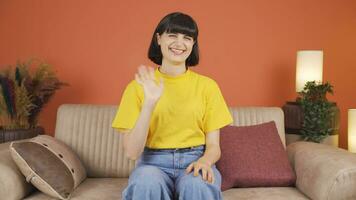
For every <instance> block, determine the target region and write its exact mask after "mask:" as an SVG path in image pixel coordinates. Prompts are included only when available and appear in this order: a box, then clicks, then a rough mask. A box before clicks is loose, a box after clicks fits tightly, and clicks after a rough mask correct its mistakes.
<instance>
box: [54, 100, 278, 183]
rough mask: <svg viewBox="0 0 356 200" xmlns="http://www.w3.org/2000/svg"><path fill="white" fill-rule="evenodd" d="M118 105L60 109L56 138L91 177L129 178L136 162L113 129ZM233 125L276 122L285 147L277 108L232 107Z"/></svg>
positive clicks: (64, 105) (72, 106) (71, 106)
mask: <svg viewBox="0 0 356 200" xmlns="http://www.w3.org/2000/svg"><path fill="white" fill-rule="evenodd" d="M117 109H118V106H113V105H87V104H63V105H61V106H60V107H59V108H58V111H57V121H56V129H55V137H56V138H57V139H59V140H61V141H63V142H65V143H66V144H67V145H69V146H70V147H71V148H72V149H73V150H74V152H76V153H77V155H78V156H79V158H80V159H81V161H82V162H83V164H84V166H85V168H86V170H87V174H88V177H97V178H99V177H101V178H103V177H113V178H114V177H118V178H120V177H121V178H127V177H128V176H129V174H130V173H131V171H132V170H133V169H134V167H135V164H136V162H135V161H132V160H129V159H128V158H126V157H125V156H124V151H123V143H122V141H123V140H122V139H121V138H122V137H123V136H122V134H119V133H117V132H116V130H114V129H113V128H111V122H112V120H113V119H114V116H115V113H116V111H117ZM229 109H230V112H231V115H232V116H233V118H234V122H233V124H231V125H236V126H247V125H254V124H259V123H263V122H268V121H271V120H274V121H275V122H276V125H277V129H278V131H279V135H280V137H281V141H282V143H283V144H284V146H285V135H284V117H283V112H282V110H281V109H280V108H277V107H233V108H231V107H230V108H229Z"/></svg>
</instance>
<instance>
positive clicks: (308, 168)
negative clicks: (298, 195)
mask: <svg viewBox="0 0 356 200" xmlns="http://www.w3.org/2000/svg"><path fill="white" fill-rule="evenodd" d="M287 152H288V157H289V159H290V161H291V164H292V166H293V168H294V170H295V173H296V176H297V182H296V187H297V188H298V189H299V190H300V191H301V192H303V193H304V194H306V195H307V196H308V197H310V198H311V199H313V200H325V199H328V200H333V199H337V200H341V199H355V198H356V190H355V188H356V154H353V153H350V152H348V151H346V150H344V149H340V148H336V147H333V146H329V145H325V144H318V143H313V142H304V141H301V142H296V143H292V144H290V145H288V146H287Z"/></svg>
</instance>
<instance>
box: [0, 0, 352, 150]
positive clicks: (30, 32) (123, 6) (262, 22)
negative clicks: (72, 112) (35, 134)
mask: <svg viewBox="0 0 356 200" xmlns="http://www.w3.org/2000/svg"><path fill="white" fill-rule="evenodd" d="M173 11H182V12H186V13H188V14H190V15H191V16H192V17H193V18H194V19H196V21H197V23H198V25H199V28H200V36H199V42H200V48H201V63H200V64H199V66H197V67H196V68H194V69H193V70H194V71H197V72H198V73H201V74H205V75H207V76H210V77H212V78H213V79H215V80H216V81H217V82H218V83H219V85H220V87H221V90H222V92H223V94H224V96H225V98H226V101H227V103H228V104H229V106H251V105H254V106H282V105H283V104H284V103H285V102H286V101H290V100H294V98H295V97H296V93H295V89H294V88H295V86H294V84H295V61H296V52H297V50H300V49H323V50H324V80H327V81H330V82H331V84H332V85H334V90H335V95H334V96H331V97H330V99H331V100H333V101H336V102H337V104H338V105H339V107H340V109H341V133H340V146H341V147H342V148H347V128H346V127H347V109H348V108H356V100H355V99H356V81H355V80H354V79H355V78H354V77H355V71H356V70H355V69H356V68H355V63H356V49H355V48H356V37H355V36H356V1H353V0H314V1H310V0H298V1H285V0H271V1H263V0H250V1H243V0H231V1H207V0H195V1H191V0H190V1H188V0H180V1H158V0H150V1H134V0H132V1H118V0H111V1H110V0H106V1H99V0H96V1H95V0H92V1H87V0H86V1H84V0H75V1H70V0H63V1H62V0H53V1H47V0H27V1H23V0H1V1H0V44H1V48H0V66H1V67H4V66H6V65H8V64H15V63H16V60H17V59H22V60H25V59H28V58H30V57H33V56H34V57H38V58H42V59H44V60H45V61H47V62H48V63H50V64H52V65H53V66H54V67H55V69H56V70H57V73H58V75H59V77H60V78H61V79H62V80H63V81H66V82H68V83H69V84H70V85H71V86H69V87H66V88H63V89H62V90H60V91H59V92H58V93H56V95H55V97H54V98H53V99H52V101H51V102H50V103H49V104H48V105H47V107H46V108H45V109H44V112H43V113H42V115H41V119H40V123H41V124H42V125H43V126H44V127H45V128H46V131H47V132H48V134H53V132H54V126H55V118H56V109H57V108H58V106H59V105H60V104H63V103H90V104H115V105H116V104H118V103H119V101H120V98H121V94H122V92H123V89H124V87H125V86H126V84H127V83H128V82H129V81H130V80H131V79H133V78H134V73H135V71H136V69H137V66H138V65H139V64H147V65H152V63H151V62H150V61H149V60H148V59H147V58H146V55H147V48H148V45H149V42H150V40H151V37H152V32H153V30H154V28H155V27H156V25H157V23H158V22H159V20H160V19H161V18H162V17H163V16H164V15H166V14H168V13H169V12H173Z"/></svg>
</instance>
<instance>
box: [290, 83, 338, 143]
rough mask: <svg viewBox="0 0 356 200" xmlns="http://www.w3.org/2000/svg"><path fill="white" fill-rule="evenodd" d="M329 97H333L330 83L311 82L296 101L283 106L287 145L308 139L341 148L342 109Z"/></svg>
mask: <svg viewBox="0 0 356 200" xmlns="http://www.w3.org/2000/svg"><path fill="white" fill-rule="evenodd" d="M327 94H333V86H332V85H331V84H330V83H328V82H327V83H324V84H317V83H316V82H315V81H309V82H307V83H306V84H305V86H304V88H303V90H302V91H301V92H299V97H298V98H297V100H296V102H295V103H294V104H290V105H288V106H284V107H283V110H284V113H285V118H286V120H285V123H286V124H285V126H286V133H287V134H286V143H287V144H290V143H292V142H295V141H298V140H305V141H312V142H317V143H324V144H330V145H333V146H336V147H337V146H338V132H339V123H340V122H339V115H340V110H339V108H338V107H337V105H336V103H335V102H330V101H328V99H327V97H326V95H327ZM287 119H288V120H287Z"/></svg>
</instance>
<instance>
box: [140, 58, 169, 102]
mask: <svg viewBox="0 0 356 200" xmlns="http://www.w3.org/2000/svg"><path fill="white" fill-rule="evenodd" d="M135 79H136V81H137V82H138V83H139V84H140V85H141V86H142V87H143V91H144V95H145V101H147V102H152V103H156V102H157V101H158V100H159V98H160V97H161V95H162V93H163V88H164V87H163V78H162V77H161V78H160V83H159V84H157V82H156V80H155V74H154V69H153V68H152V67H146V66H145V65H140V66H139V67H138V73H136V74H135Z"/></svg>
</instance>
